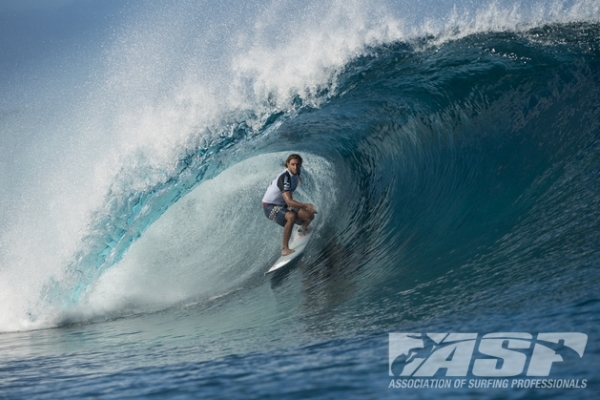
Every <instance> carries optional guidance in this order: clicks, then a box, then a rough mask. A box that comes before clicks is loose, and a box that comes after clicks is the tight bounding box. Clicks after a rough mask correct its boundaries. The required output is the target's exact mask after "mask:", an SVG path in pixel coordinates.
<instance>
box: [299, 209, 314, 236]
mask: <svg viewBox="0 0 600 400" xmlns="http://www.w3.org/2000/svg"><path fill="white" fill-rule="evenodd" d="M298 219H300V220H301V221H302V225H301V226H300V229H301V230H303V231H305V230H307V228H308V225H310V223H311V222H312V220H313V219H315V214H314V213H311V212H310V211H307V210H305V209H300V210H298Z"/></svg>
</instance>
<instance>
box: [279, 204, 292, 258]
mask: <svg viewBox="0 0 600 400" xmlns="http://www.w3.org/2000/svg"><path fill="white" fill-rule="evenodd" d="M294 222H296V213H295V212H292V211H288V212H287V213H285V226H284V227H283V245H282V246H281V248H282V250H281V255H282V256H287V255H288V254H292V253H293V252H294V250H292V249H290V247H289V243H290V237H292V228H293V227H294Z"/></svg>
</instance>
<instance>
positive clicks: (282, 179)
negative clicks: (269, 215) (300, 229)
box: [262, 168, 300, 206]
mask: <svg viewBox="0 0 600 400" xmlns="http://www.w3.org/2000/svg"><path fill="white" fill-rule="evenodd" d="M299 183H300V177H299V176H298V175H294V174H292V173H291V172H290V171H288V170H287V168H286V169H284V170H283V172H281V173H280V174H279V175H277V177H276V178H275V179H273V182H271V184H270V185H269V187H268V188H267V191H266V193H265V195H264V196H263V199H262V202H263V203H266V204H274V205H276V206H285V205H286V203H285V200H284V199H283V196H282V195H281V194H282V193H283V192H292V193H293V192H294V191H295V190H296V188H297V187H298V184H299Z"/></svg>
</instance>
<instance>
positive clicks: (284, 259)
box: [265, 230, 314, 275]
mask: <svg viewBox="0 0 600 400" xmlns="http://www.w3.org/2000/svg"><path fill="white" fill-rule="evenodd" d="M313 232H314V230H312V231H311V232H310V233H307V234H306V235H304V236H301V237H298V236H296V238H295V239H294V241H293V242H292V243H291V245H290V249H292V250H295V251H294V252H293V253H292V254H288V255H287V256H281V257H279V259H278V260H277V261H276V262H275V264H273V266H272V267H271V268H269V270H268V271H267V272H265V275H267V274H270V273H271V272H275V271H277V270H278V269H279V268H281V267H283V266H285V265H287V264H289V263H290V262H291V261H292V260H294V259H296V258H297V257H298V256H300V254H302V252H303V251H304V248H305V247H306V245H307V244H308V241H309V240H310V237H311V236H312V234H313Z"/></svg>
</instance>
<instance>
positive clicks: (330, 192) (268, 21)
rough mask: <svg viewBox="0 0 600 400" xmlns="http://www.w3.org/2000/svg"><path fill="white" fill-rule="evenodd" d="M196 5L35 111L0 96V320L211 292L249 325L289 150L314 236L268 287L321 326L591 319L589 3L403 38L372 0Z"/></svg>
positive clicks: (207, 299) (9, 322)
mask: <svg viewBox="0 0 600 400" xmlns="http://www.w3.org/2000/svg"><path fill="white" fill-rule="evenodd" d="M557 4H558V3H557ZM196 6H197V5H196ZM196 6H194V5H189V4H188V5H180V6H178V7H176V6H174V7H171V8H169V9H166V8H164V7H160V6H156V7H155V9H153V11H152V12H151V13H143V12H141V11H139V10H137V9H135V8H132V9H130V10H129V12H130V13H131V15H132V17H131V20H128V21H127V24H125V26H126V28H123V30H122V31H118V32H110V33H109V34H107V37H108V39H105V40H108V43H111V45H110V46H109V48H108V49H105V50H103V52H102V53H101V54H100V55H96V56H93V57H92V56H82V59H81V60H79V61H76V62H75V66H74V68H76V69H78V68H81V70H83V71H85V72H80V73H79V75H76V76H71V77H69V79H67V82H65V79H66V77H65V76H64V75H52V76H53V77H54V78H53V79H50V80H49V81H47V83H45V86H44V87H42V91H41V93H42V96H46V97H45V98H42V99H41V100H39V101H40V102H42V103H43V104H45V105H44V106H41V107H39V106H35V105H31V104H33V103H31V102H30V99H28V97H27V96H30V95H31V94H27V93H29V92H27V88H25V89H24V93H25V94H23V93H20V94H17V91H16V90H15V91H14V92H11V91H9V92H10V93H9V94H7V95H5V96H6V97H5V98H6V99H9V100H10V101H12V102H14V104H16V105H14V106H11V107H5V108H4V109H3V111H2V115H1V116H0V118H1V119H0V121H1V123H2V130H3V132H8V133H11V132H14V133H15V135H20V136H19V137H20V138H21V139H19V140H18V141H17V140H13V139H11V137H14V136H10V135H3V141H4V142H5V144H6V146H4V149H8V150H3V152H5V153H6V154H3V155H5V156H6V157H4V160H5V164H6V165H4V166H3V171H4V176H1V177H0V178H2V182H3V189H2V192H1V196H2V197H1V199H2V200H3V202H4V204H5V205H6V206H5V207H4V209H3V212H2V216H1V219H0V221H2V223H3V231H2V232H1V233H0V234H1V241H0V257H1V258H0V260H1V262H2V264H1V266H0V276H1V277H2V280H1V282H0V286H1V289H2V290H1V291H0V300H1V301H0V304H1V305H0V307H1V310H2V312H1V313H0V314H1V316H0V330H1V331H14V330H26V329H35V328H42V327H53V326H59V325H63V324H67V323H73V322H89V321H97V320H98V319H112V318H115V317H122V316H127V315H131V314H132V313H133V314H135V315H139V314H140V313H142V314H144V313H150V312H154V311H156V310H165V309H169V307H173V306H175V307H200V309H201V310H204V309H205V308H206V307H209V308H210V307H213V306H212V305H213V304H215V303H216V304H220V305H221V307H226V306H225V305H228V306H227V307H229V309H230V311H229V312H231V313H233V315H238V314H244V315H246V316H248V315H249V316H252V315H259V314H261V312H262V311H260V304H259V302H258V300H257V299H259V298H261V297H260V296H262V295H259V294H256V293H257V288H263V289H265V287H264V282H265V279H264V278H263V276H262V273H263V272H264V271H265V270H266V269H267V268H268V266H269V264H270V262H271V261H273V259H274V258H276V253H277V249H278V244H279V237H280V234H281V232H280V230H279V228H278V227H276V226H275V225H274V224H272V223H270V222H269V221H267V220H266V219H265V218H264V216H263V215H262V213H261V210H260V207H259V203H260V198H261V196H262V194H263V191H264V189H265V188H266V185H267V184H268V183H269V181H270V180H271V179H272V178H273V176H274V175H275V174H276V173H277V171H278V170H279V169H280V168H281V166H280V164H281V162H282V161H283V160H284V159H285V156H286V155H287V154H288V153H289V152H291V151H294V152H300V153H301V154H303V155H304V156H305V159H306V162H305V172H304V175H305V182H304V184H303V188H302V190H301V191H300V193H299V196H300V197H301V198H303V199H306V200H310V201H311V202H313V203H314V204H315V205H316V206H317V208H318V209H319V210H320V213H319V216H318V219H317V220H316V225H317V234H316V235H315V239H314V240H313V243H312V244H311V246H310V249H309V250H307V254H306V255H305V256H304V257H303V258H302V260H301V261H300V262H299V263H298V264H297V265H296V266H295V268H294V269H293V270H292V271H289V272H288V273H286V274H285V275H284V276H282V277H278V278H274V279H273V281H272V283H271V285H272V289H273V290H274V291H275V292H276V293H282V294H280V296H281V298H283V297H292V298H293V297H294V296H297V297H298V298H299V299H301V300H298V301H299V302H300V303H302V304H301V305H299V306H297V307H295V308H293V311H291V312H292V315H295V316H297V317H299V318H305V319H308V320H310V319H311V318H313V319H314V321H315V323H316V324H318V325H319V329H318V330H319V331H320V333H319V334H320V335H325V336H327V334H326V332H335V333H336V335H339V334H344V333H347V334H350V333H352V332H358V331H364V330H365V329H366V330H367V331H377V330H384V331H389V330H392V329H396V327H402V326H407V325H406V324H418V323H421V324H423V323H425V321H429V320H431V318H435V319H436V320H437V321H438V322H439V321H442V322H439V324H440V325H442V326H444V325H445V326H450V327H454V328H449V329H455V330H456V329H458V328H456V327H458V326H462V325H461V324H464V323H466V322H465V321H467V320H470V321H472V320H473V319H474V320H477V321H480V323H481V324H482V325H483V326H486V327H491V328H490V329H495V328H494V327H497V326H502V327H503V329H504V330H507V329H508V330H510V328H511V326H504V325H502V323H503V322H502V321H503V318H504V317H506V315H507V314H514V313H516V314H517V315H520V317H515V318H517V321H518V323H520V324H522V326H524V328H523V329H524V330H525V331H531V330H532V329H534V328H533V327H530V326H527V325H525V321H528V318H529V317H527V316H526V313H528V312H531V310H535V309H536V307H542V308H544V309H546V310H547V309H548V308H549V307H559V306H561V305H562V306H563V307H565V308H567V310H564V311H562V314H561V316H562V317H565V318H566V317H568V316H572V315H576V314H577V313H576V311H575V310H571V309H569V307H575V306H574V305H577V304H579V305H581V304H585V305H586V306H585V307H592V311H591V312H597V305H594V304H597V289H596V288H597V287H598V280H599V278H600V275H599V274H598V272H597V268H596V267H597V265H598V262H599V260H600V250H599V249H600V233H599V232H600V207H598V204H599V203H600V190H599V189H600V181H599V176H600V170H599V166H600V149H599V147H600V106H599V105H600V42H599V41H598V38H599V37H600V23H599V22H598V10H597V9H596V8H594V5H593V4H591V3H590V4H588V3H586V2H581V3H577V4H576V6H577V7H575V6H572V7H571V8H568V7H567V6H562V8H560V7H558V6H557V5H556V4H555V6H556V7H558V9H557V10H554V9H550V8H549V9H548V10H537V11H535V10H530V13H529V14H528V13H527V12H525V11H527V10H517V11H519V12H516V11H515V8H514V7H506V8H505V9H504V8H502V7H501V5H498V3H494V5H492V6H485V7H481V8H480V9H479V11H478V12H472V13H471V14H470V15H471V17H469V16H468V15H469V14H468V13H467V16H466V17H459V16H457V15H459V14H457V12H456V9H455V10H454V11H452V10H450V11H448V14H447V15H446V16H444V17H443V18H441V19H440V20H439V21H441V22H443V23H441V24H436V23H435V20H430V21H429V22H428V23H426V22H421V23H420V24H419V25H418V26H416V27H415V26H412V25H410V24H407V23H406V22H403V20H401V19H399V18H396V17H394V15H396V14H394V13H399V11H397V10H395V9H391V10H390V9H389V7H391V6H389V5H385V4H383V3H382V4H379V5H378V7H375V6H369V7H367V6H365V5H364V4H362V3H352V4H351V5H346V3H344V5H333V6H331V9H328V10H327V12H323V10H322V9H321V8H320V7H319V6H318V5H313V8H312V9H311V8H308V9H306V10H301V11H302V13H303V14H302V15H305V18H303V19H301V21H299V22H297V21H290V24H291V28H292V29H291V30H290V32H289V33H288V34H287V36H284V37H279V36H277V38H276V39H274V37H275V36H272V35H271V34H272V33H274V32H277V29H278V28H277V25H278V23H279V22H280V18H281V16H282V15H301V14H298V13H299V12H300V11H298V10H294V11H295V12H296V14H294V13H293V12H292V13H291V14H289V8H294V7H297V6H296V5H293V4H285V5H280V6H270V7H271V8H269V7H266V6H262V7H258V8H256V9H254V8H248V9H245V8H244V7H246V6H244V7H242V9H237V13H234V14H233V15H231V14H227V13H225V12H223V14H227V15H215V19H213V20H202V17H200V16H199V15H201V14H198V13H195V14H194V13H189V12H188V11H189V7H196ZM232 7H233V6H232ZM247 7H250V6H247ZM386 7H387V8H386ZM332 10H333V11H332ZM561 11H564V12H561ZM567 11H569V12H567ZM416 12H417V11H416V10H415V9H414V8H411V9H410V12H409V13H408V15H410V13H416ZM535 12H537V14H535ZM578 12H579V14H578ZM248 15H249V16H248ZM415 15H417V14H415ZM448 15H450V16H448ZM531 15H533V17H532V16H531ZM259 16H260V17H259ZM317 16H320V17H319V18H317ZM517 16H518V18H517ZM245 18H250V20H252V18H254V20H253V21H255V26H254V27H253V28H252V29H253V30H250V31H249V32H246V31H243V30H240V29H241V28H239V27H238V28H231V29H232V30H233V33H232V34H231V36H228V37H227V40H225V43H224V44H223V45H222V46H220V47H219V43H221V38H222V36H220V34H221V33H222V30H223V29H225V28H224V25H222V24H220V23H221V22H222V21H226V22H229V23H233V22H236V21H239V20H242V19H245ZM290 18H291V17H290ZM469 18H470V19H469ZM519 18H521V19H519ZM417 20H418V19H417ZM426 20H427V19H426V18H424V17H423V18H422V19H421V20H419V21H426ZM173 21H177V22H179V24H178V25H177V26H179V27H180V28H178V29H175V28H173V24H170V23H171V22H173ZM215 21H216V22H215ZM515 21H516V22H515ZM540 21H541V22H540ZM275 22H277V23H275ZM324 22H327V24H323V23H324ZM150 23H151V24H150ZM161 24H162V25H161ZM433 26H438V27H439V28H438V30H437V31H436V29H434V28H432V27H433ZM192 27H195V28H192ZM417 28H418V29H417ZM227 29H229V28H227ZM235 29H238V30H235ZM248 29H250V28H248ZM199 30H200V31H199ZM165 32H166V33H168V35H165ZM208 33H210V35H209V34H208ZM342 39H343V40H342ZM111 40H112V41H111ZM252 46H253V47H252ZM250 48H251V50H249V49H250ZM48 68H49V70H50V71H51V73H52V74H54V73H55V70H54V69H51V68H50V67H48ZM48 74H50V72H48ZM11 76H12V75H11ZM14 79H15V81H17V77H15V78H14ZM72 82H75V86H74V87H75V88H74V89H72V90H68V91H66V92H64V90H66V89H64V86H63V85H67V86H68V85H70V84H71V83H72ZM15 85H16V84H15ZM16 86H17V87H19V86H18V85H16ZM61 87H63V89H62V90H63V91H61V89H60V88H61ZM80 90H81V92H80ZM55 95H56V96H58V100H57V103H56V104H50V100H49V99H51V98H53V96H55ZM9 96H12V97H9ZM19 96H21V97H19ZM9 100H5V102H4V103H5V104H8V103H9ZM44 102H45V103H44ZM23 121H25V122H23ZM26 133H28V134H29V135H30V136H23V135H25V134H26ZM9 153H10V154H9ZM11 163H12V164H11ZM14 163H19V164H23V165H25V166H24V167H23V168H22V169H19V168H18V167H15V166H14V165H13V164H14ZM9 178H10V179H9ZM296 273H297V274H299V276H300V278H299V279H298V280H297V281H294V280H293V277H294V276H295V275H294V274H296ZM290 282H292V283H290ZM261 285H262V286H261ZM266 290H268V288H266ZM232 298H233V299H234V300H232ZM240 299H242V300H240ZM590 302H591V303H590ZM182 305H183V306H182ZM290 307H291V306H290ZM284 308H285V310H286V312H289V311H290V309H289V308H288V307H287V306H286V307H284ZM232 309H233V310H234V311H231V310H232ZM211 310H212V311H210V312H211V313H212V312H215V313H217V314H218V313H219V311H218V307H217V311H214V309H213V308H211ZM518 310H525V311H518ZM586 310H587V308H586ZM585 312H588V311H585ZM223 315H224V316H226V315H229V314H227V313H224V314H223ZM490 315H492V316H490ZM527 315H531V314H527ZM533 315H534V316H535V319H536V322H535V323H534V325H535V328H538V329H548V328H545V326H547V325H551V326H554V324H555V322H552V321H550V319H548V318H546V317H544V315H543V312H537V313H536V312H534V314H533ZM280 317H281V314H277V313H275V315H274V316H272V317H264V318H266V321H267V325H269V324H271V325H270V326H275V325H277V323H278V322H276V321H279V319H278V318H280ZM248 318H250V317H248ZM269 318H272V319H269ZM481 321H486V322H485V323H483V322H481ZM573 321H574V320H573ZM513 322H514V321H513ZM239 323H240V324H242V322H239ZM585 324H586V323H585V322H584V323H583V326H580V328H578V329H582V331H584V332H587V331H586V330H585V329H586V328H589V329H592V328H591V327H590V326H589V322H588V323H587V324H588V325H585ZM234 325H235V323H234ZM482 325H480V326H482ZM365 327H368V328H365ZM440 329H441V328H440ZM562 329H569V328H568V327H562ZM300 336H301V334H300V333H298V335H297V338H298V337H300ZM293 341H294V340H293V339H292V342H293Z"/></svg>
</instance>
